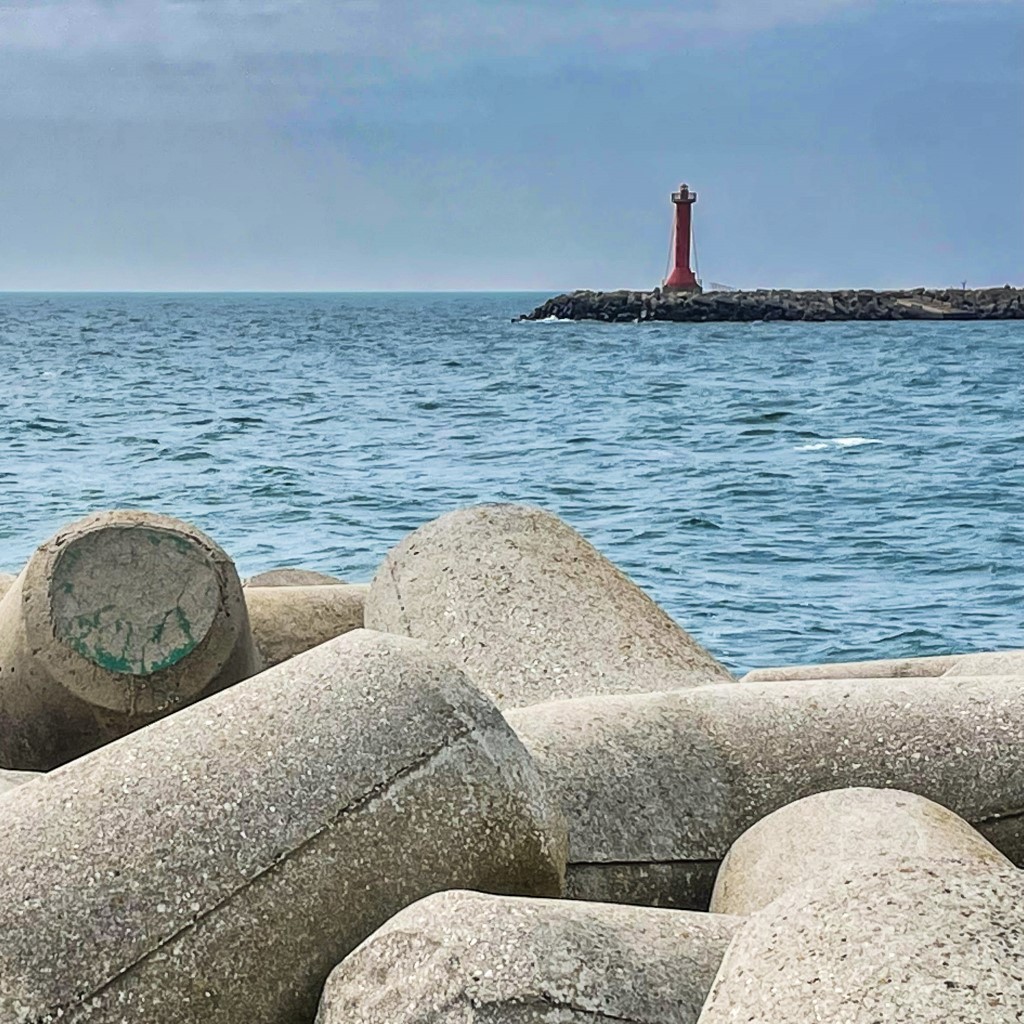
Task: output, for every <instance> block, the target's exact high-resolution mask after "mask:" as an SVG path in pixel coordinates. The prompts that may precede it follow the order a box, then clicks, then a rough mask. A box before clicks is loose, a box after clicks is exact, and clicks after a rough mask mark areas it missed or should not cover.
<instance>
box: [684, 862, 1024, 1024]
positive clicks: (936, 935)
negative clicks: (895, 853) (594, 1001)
mask: <svg viewBox="0 0 1024 1024" xmlns="http://www.w3.org/2000/svg"><path fill="white" fill-rule="evenodd" d="M1022 1019H1024V872H1021V871H1018V870H1017V869H1015V868H1012V867H1000V866H998V865H990V864H979V863H978V862H977V861H975V860H973V859H972V860H970V861H968V862H965V863H957V862H955V861H943V862H942V863H939V864H932V863H929V862H928V861H922V860H917V859H910V858H908V859H900V860H896V861H892V860H883V861H882V862H881V863H878V864H873V863H871V862H864V861H859V862H855V863H851V864H849V865H847V866H846V867H845V868H844V869H843V870H840V871H836V872H834V873H832V874H830V875H826V876H823V877H820V878H816V879H813V880H811V881H809V882H807V883H805V884H804V885H801V886H798V887H797V888H795V889H790V890H789V891H788V892H786V893H785V894H784V895H782V896H780V897H779V898H778V899H777V900H775V901H774V902H773V903H770V904H769V905H768V906H767V907H765V909H764V910H761V911H759V912H758V913H756V914H754V915H753V916H752V917H750V918H749V919H748V920H747V921H746V923H745V924H743V925H742V926H741V927H740V929H739V931H738V932H737V933H736V937H735V939H733V942H732V944H731V945H730V947H729V950H728V952H727V953H726V955H725V959H724V960H723V962H722V966H721V969H720V970H719V973H718V977H717V979H716V981H715V984H714V987H713V988H712V991H711V995H710V996H709V997H708V1001H707V1003H706V1004H705V1007H704V1011H703V1013H702V1014H701V1016H700V1024H748V1022H751V1021H756V1022H757V1024H821V1022H822V1021H829V1022H832V1021H835V1022H837V1024H839V1022H841V1024H1010V1022H1012V1021H1020V1020H1022Z"/></svg>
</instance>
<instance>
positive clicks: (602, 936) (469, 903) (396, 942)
mask: <svg viewBox="0 0 1024 1024" xmlns="http://www.w3.org/2000/svg"><path fill="white" fill-rule="evenodd" d="M740 923H741V920H740V919H739V918H730V917H721V916H719V915H715V914H690V913H686V912H685V911H673V910H650V909H647V908H641V907H624V906H613V905H610V904H599V903H574V902H570V901H566V900H537V899H517V898H510V897H507V896H484V895H481V894H480V893H474V892H459V891H453V892H445V893H440V894H438V895H436V896H430V897H428V898H427V899H424V900H420V901H419V902H418V903H415V904H414V905H413V906H411V907H408V908H407V909H405V910H403V911H402V912H401V913H400V914H398V915H396V916H395V917H393V918H392V919H391V920H390V921H388V923H387V924H385V925H384V926H383V927H382V928H380V929H378V930H377V931H376V932H374V934H373V935H371V936H370V938H369V939H367V940H366V941H365V942H364V943H363V944H362V945H361V946H360V947H359V948H358V949H356V950H355V951H354V952H353V953H352V954H350V955H349V957H348V958H347V959H346V960H345V961H344V962H343V963H342V964H341V965H340V966H339V967H338V968H337V969H336V970H335V971H334V972H333V973H332V974H331V977H330V979H329V980H328V982H327V986H326V988H325V989H324V994H323V999H322V1000H321V1004H320V1013H319V1016H318V1017H317V1024H499V1022H500V1024H509V1022H519V1024H527V1022H531V1024H594V1022H595V1021H629V1022H631V1024H694V1022H695V1021H696V1020H697V1017H698V1015H699V1014H700V1010H701V1007H702V1006H703V1004H704V1000H705V998H706V997H707V994H708V990H709V989H710V988H711V983H712V982H713V981H714V978H715V973H716V971H717V970H718V967H719V965H720V963H721V961H722V957H723V955H724V954H725V950H726V947H727V946H728V944H729V940H730V939H731V938H732V936H733V934H734V932H735V931H736V929H737V928H738V926H739V925H740Z"/></svg>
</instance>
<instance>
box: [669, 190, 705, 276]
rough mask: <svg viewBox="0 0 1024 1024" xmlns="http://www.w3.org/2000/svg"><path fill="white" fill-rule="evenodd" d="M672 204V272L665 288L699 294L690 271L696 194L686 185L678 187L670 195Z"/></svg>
mask: <svg viewBox="0 0 1024 1024" xmlns="http://www.w3.org/2000/svg"><path fill="white" fill-rule="evenodd" d="M672 202H673V203H675V207H676V230H675V239H674V241H673V245H672V255H673V263H672V271H671V273H670V274H669V275H668V277H666V278H665V287H666V288H667V289H669V290H670V291H675V292H699V291H700V290H701V288H700V284H699V283H698V282H697V278H696V276H695V275H694V273H693V271H692V270H691V269H690V234H691V230H692V221H693V204H694V203H695V202H697V193H696V192H691V191H690V187H689V186H688V185H680V186H679V191H678V192H673V193H672Z"/></svg>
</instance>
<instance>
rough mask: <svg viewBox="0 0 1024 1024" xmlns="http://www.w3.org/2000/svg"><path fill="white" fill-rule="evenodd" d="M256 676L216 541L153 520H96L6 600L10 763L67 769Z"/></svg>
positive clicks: (79, 527)
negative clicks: (122, 738)
mask: <svg viewBox="0 0 1024 1024" xmlns="http://www.w3.org/2000/svg"><path fill="white" fill-rule="evenodd" d="M258 669H259V662H258V659H257V655H256V648H255V646H254V645H253V642H252V636H251V634H250V631H249V620H248V616H247V614H246V610H245V601H244V599H243V597H242V588H241V586H240V584H239V582H238V575H237V573H236V572H235V568H234V565H233V564H232V562H231V559H229V558H228V556H227V555H226V554H225V553H224V552H223V551H222V550H221V549H220V548H219V547H218V546H217V545H216V544H215V543H214V542H213V541H212V540H210V538H209V537H207V536H206V535H205V534H204V533H202V532H200V531H199V530H197V529H196V528H195V527H193V526H189V525H188V524H187V523H183V522H181V521H180V520H177V519H171V518H170V517H168V516H160V515H154V514H152V513H149V512H101V513H99V514H98V515H93V516H89V517H87V518H86V519H82V520H80V521H78V522H76V523H73V524H72V525H70V526H68V527H66V528H65V529H63V530H61V531H60V532H59V533H57V534H56V535H55V536H53V537H52V538H50V540H48V541H47V542H46V543H45V544H43V545H42V546H41V547H39V548H38V549H37V550H36V552H35V554H33V556H32V557H31V558H30V559H29V562H28V564H27V565H26V566H25V568H24V570H23V571H22V572H21V574H20V575H19V576H18V578H17V580H16V581H15V582H14V584H13V585H12V586H11V589H10V590H9V591H8V592H7V594H6V595H5V596H4V598H3V600H2V601H0V721H3V723H4V727H3V729H0V765H3V766H4V767H7V768H22V769H25V768H27V769H39V770H44V771H46V770H49V769H51V768H55V767H56V766H57V765H60V764H63V763H65V762H66V761H70V760H72V759H73V758H75V757H78V756H80V755H81V754H84V753H86V752H88V751H90V750H94V749H95V748H96V747H98V746H101V745H102V744H104V743H108V742H110V741H111V740H113V739H116V738H117V737H118V736H123V735H124V734H125V733H128V732H131V731H132V730H133V729H137V728H139V727H140V726H142V725H145V724H147V723H149V722H152V721H154V720H156V719H157V718H160V717H162V716H163V715H166V714H169V713H170V712H172V711H174V710H176V709H177V708H180V707H182V706H184V705H186V704H189V703H191V702H192V701H195V700H198V699H199V698H200V697H203V696H206V695H207V694H210V693H214V692H216V691H218V690H221V689H223V688H224V687H225V686H230V685H232V684H233V683H236V682H238V680H240V679H244V678H246V677H247V676H250V675H252V674H253V673H254V672H256V671H258Z"/></svg>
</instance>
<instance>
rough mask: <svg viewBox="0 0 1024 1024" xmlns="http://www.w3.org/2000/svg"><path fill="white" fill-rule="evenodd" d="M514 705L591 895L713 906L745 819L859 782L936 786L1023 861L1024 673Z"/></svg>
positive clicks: (936, 792) (573, 881)
mask: <svg viewBox="0 0 1024 1024" xmlns="http://www.w3.org/2000/svg"><path fill="white" fill-rule="evenodd" d="M505 717H506V719H507V720H508V721H509V723H510V724H511V725H512V727H513V728H514V729H515V730H516V732H517V734H518V735H519V737H520V738H521V739H522V740H523V742H524V743H525V745H526V747H527V749H529V751H530V752H531V754H532V755H533V757H534V760H535V761H536V763H537V765H538V767H539V768H540V770H541V773H542V775H543V776H544V778H545V780H546V782H547V784H548V787H549V789H550V791H551V793H552V794H553V795H554V796H555V797H556V799H557V800H558V801H559V802H560V803H561V805H562V807H563V809H564V811H565V814H566V818H567V820H568V822H569V839H570V849H569V868H568V877H567V887H568V891H570V892H572V893H573V894H574V895H575V896H578V897H580V898H584V899H590V898H598V897H599V898H601V899H605V900H616V899H619V898H623V899H629V900H631V901H636V902H642V903H645V904H650V905H654V906H674V907H681V908H690V909H700V908H703V907H706V906H707V905H708V901H709V899H710V895H711V887H710V882H713V879H714V872H715V870H716V869H717V866H718V862H719V861H720V860H721V859H722V858H723V857H724V856H725V854H726V853H727V852H728V850H729V847H730V846H731V845H732V844H733V843H734V842H735V841H736V839H738V838H739V836H740V835H742V833H743V832H744V831H746V829H748V828H750V827H751V826H752V825H754V824H755V823H756V822H757V821H759V820H760V819H762V818H764V817H765V816H766V815H768V814H770V813H771V812H772V811H775V810H777V809H778V808H780V807H783V806H785V805H786V804H789V803H792V802H793V801H794V800H799V799H801V798H802V797H806V796H811V795H812V794H814V793H819V792H824V791H827V790H833V789H843V788H846V787H850V786H868V787H874V788H884V789H903V790H907V791H909V792H913V793H917V794H919V795H921V796H925V797H928V798H929V799H931V800H934V801H936V802H937V803H940V804H943V805H944V806H946V807H949V808H950V809H951V810H953V811H954V812H955V813H957V814H959V815H960V816H961V817H962V818H964V819H966V820H967V821H968V822H969V823H970V824H971V825H973V826H974V827H975V828H977V829H979V830H980V831H981V832H982V834H983V835H984V836H985V837H986V838H987V839H989V840H990V841H991V842H992V843H993V844H994V845H995V846H996V847H997V848H998V849H999V850H1001V851H1002V852H1003V853H1004V854H1006V856H1008V857H1009V858H1010V859H1011V860H1013V861H1014V863H1018V864H1019V863H1022V862H1024V816H1022V815H1021V813H1020V794H1021V793H1022V792H1024V746H1022V745H1021V744H1020V742H1019V737H1020V736H1021V735H1024V687H1022V686H1021V683H1020V680H1019V678H1015V677H1014V678H1005V677H999V676H988V677H983V678H980V679H970V678H960V677H958V678H953V679H945V678H943V679H938V680H935V681H934V682H932V683H929V684H927V685H925V686H922V685H920V683H919V681H918V680H915V679H903V680H901V679H886V680H874V679H858V680H845V681H840V680H828V681H825V682H775V683H747V684H743V685H734V684H729V685H722V686H707V687H700V688H696V689H690V690H678V691H674V692H670V693H659V694H622V695H612V696H601V697H588V698H582V699H578V700H574V701H556V702H552V703H549V704H542V705H536V706H534V707H530V708H521V709H518V710H514V711H508V712H506V716H505ZM602 876H603V879H604V880H603V881H600V882H599V879H601V878H602ZM691 884H692V885H694V888H693V889H688V888H687V887H688V886H689V885H691ZM616 886H621V887H622V889H621V893H622V894H621V897H620V896H618V895H616Z"/></svg>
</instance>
